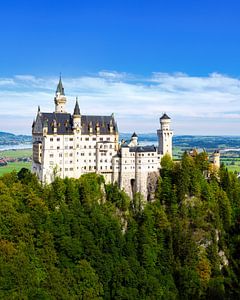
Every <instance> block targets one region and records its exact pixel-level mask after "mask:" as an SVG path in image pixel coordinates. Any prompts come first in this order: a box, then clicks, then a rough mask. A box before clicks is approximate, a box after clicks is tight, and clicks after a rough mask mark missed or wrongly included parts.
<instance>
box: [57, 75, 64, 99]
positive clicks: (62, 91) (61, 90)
mask: <svg viewBox="0 0 240 300" xmlns="http://www.w3.org/2000/svg"><path fill="white" fill-rule="evenodd" d="M56 93H60V95H65V93H64V87H63V84H62V77H61V76H60V78H59V82H58V85H57V90H56Z"/></svg>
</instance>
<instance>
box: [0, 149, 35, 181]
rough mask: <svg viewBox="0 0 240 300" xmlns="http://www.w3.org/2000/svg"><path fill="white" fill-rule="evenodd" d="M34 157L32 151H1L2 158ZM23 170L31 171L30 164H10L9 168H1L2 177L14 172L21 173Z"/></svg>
mask: <svg viewBox="0 0 240 300" xmlns="http://www.w3.org/2000/svg"><path fill="white" fill-rule="evenodd" d="M31 155H32V150H31V149H19V150H5V151H0V157H1V158H2V157H11V158H23V157H30V156H31ZM22 168H28V169H31V163H30V162H21V161H19V162H10V163H8V165H7V166H2V167H0V176H2V175H4V174H6V173H9V172H12V171H17V172H18V171H20V170H21V169H22Z"/></svg>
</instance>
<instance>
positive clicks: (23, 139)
mask: <svg viewBox="0 0 240 300" xmlns="http://www.w3.org/2000/svg"><path fill="white" fill-rule="evenodd" d="M31 142H32V137H31V136H30V135H22V134H20V135H16V134H13V133H9V132H3V131H0V145H18V144H25V143H31Z"/></svg>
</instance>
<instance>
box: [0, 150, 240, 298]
mask: <svg viewBox="0 0 240 300" xmlns="http://www.w3.org/2000/svg"><path fill="white" fill-rule="evenodd" d="M209 168H210V167H209V165H208V161H207V159H206V154H205V153H201V154H199V155H197V156H196V157H194V158H193V157H190V156H188V155H187V154H186V153H185V154H184V155H183V158H182V160H181V162H180V163H174V164H173V162H172V161H171V159H170V158H169V157H164V158H163V160H162V170H161V177H160V178H159V183H158V188H157V190H156V200H155V201H154V202H152V203H146V204H145V205H143V204H144V200H143V199H142V197H141V195H139V194H136V195H135V197H134V199H133V200H132V201H131V200H130V199H129V198H128V197H127V195H126V194H125V193H124V192H123V191H120V190H119V189H118V187H117V186H116V185H105V184H104V181H103V178H102V177H101V176H97V175H96V174H88V175H84V176H82V177H81V178H79V179H77V180H76V179H68V178H66V179H64V180H62V179H59V178H56V179H55V181H54V182H53V183H52V184H50V185H46V186H41V184H39V183H38V181H37V179H36V177H34V176H33V175H32V174H31V173H30V172H29V171H28V170H26V169H22V170H21V171H20V172H19V173H10V174H6V175H4V176H3V177H1V178H0V298H1V299H134V300H135V299H239V298H240V286H239V284H240V283H239V278H240V265H239V251H240V235H239V233H240V183H239V181H238V179H237V178H236V176H235V175H234V174H233V173H228V172H227V171H226V170H225V169H224V168H223V167H222V168H221V169H220V171H219V172H218V173H216V172H215V171H214V170H212V171H211V170H210V171H209Z"/></svg>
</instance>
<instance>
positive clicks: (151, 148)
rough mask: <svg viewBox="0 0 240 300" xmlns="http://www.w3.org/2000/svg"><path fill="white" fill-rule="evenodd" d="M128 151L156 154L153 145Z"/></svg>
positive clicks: (132, 148)
mask: <svg viewBox="0 0 240 300" xmlns="http://www.w3.org/2000/svg"><path fill="white" fill-rule="evenodd" d="M129 151H130V152H156V147H155V146H154V145H147V146H137V147H130V148H129Z"/></svg>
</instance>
